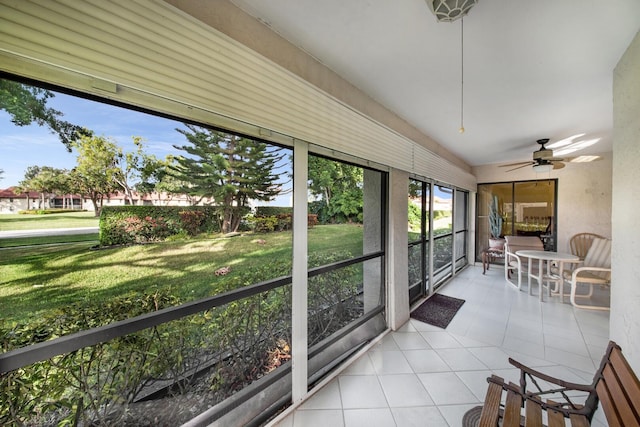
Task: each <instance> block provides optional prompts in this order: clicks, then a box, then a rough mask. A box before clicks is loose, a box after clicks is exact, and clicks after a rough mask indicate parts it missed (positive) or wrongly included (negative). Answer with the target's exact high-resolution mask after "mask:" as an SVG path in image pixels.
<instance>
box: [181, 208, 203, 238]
mask: <svg viewBox="0 0 640 427" xmlns="http://www.w3.org/2000/svg"><path fill="white" fill-rule="evenodd" d="M178 214H179V215H180V221H181V223H182V229H183V230H184V231H186V232H187V234H189V235H190V236H195V235H197V234H200V232H201V231H202V225H203V224H204V223H205V214H204V212H202V211H193V210H192V211H180V212H178Z"/></svg>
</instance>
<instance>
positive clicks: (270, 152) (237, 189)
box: [169, 125, 284, 233]
mask: <svg viewBox="0 0 640 427" xmlns="http://www.w3.org/2000/svg"><path fill="white" fill-rule="evenodd" d="M186 126H187V130H184V129H177V131H178V132H180V133H181V134H183V135H184V136H185V137H186V138H187V141H188V142H189V144H190V145H183V146H174V147H175V148H176V149H178V150H182V151H185V152H186V153H187V156H180V157H177V158H176V159H175V160H176V163H175V164H173V165H171V166H170V168H169V171H170V175H171V176H173V177H174V178H175V179H176V180H177V182H179V183H182V185H180V188H178V189H177V190H178V192H180V193H184V194H188V195H191V196H194V197H196V198H197V199H196V201H201V200H203V199H204V198H213V199H214V200H215V203H216V204H217V205H219V206H221V207H222V226H221V230H222V232H223V233H228V232H231V231H237V229H238V226H239V225H240V219H241V216H242V213H243V211H244V209H243V208H247V207H248V203H249V201H250V200H262V201H268V200H272V199H273V198H274V197H275V196H276V195H278V194H279V193H280V187H279V185H278V184H277V181H278V179H279V176H278V175H276V174H275V171H274V170H275V169H276V168H277V166H278V163H279V162H280V160H281V159H282V158H283V157H284V154H283V153H281V150H280V149H278V148H274V147H271V146H269V145H267V144H265V143H262V142H257V141H254V140H251V139H249V138H245V137H241V136H237V135H233V134H229V133H225V132H220V131H215V130H211V129H205V128H200V127H197V126H192V125H186Z"/></svg>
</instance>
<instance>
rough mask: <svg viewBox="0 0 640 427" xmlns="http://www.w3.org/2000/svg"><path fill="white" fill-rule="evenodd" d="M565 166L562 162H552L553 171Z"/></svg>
mask: <svg viewBox="0 0 640 427" xmlns="http://www.w3.org/2000/svg"><path fill="white" fill-rule="evenodd" d="M565 166H566V165H565V164H564V163H562V162H553V169H554V170H555V169H562V168H563V167H565Z"/></svg>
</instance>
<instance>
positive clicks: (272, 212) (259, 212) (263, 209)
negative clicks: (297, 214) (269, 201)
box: [256, 206, 293, 217]
mask: <svg viewBox="0 0 640 427" xmlns="http://www.w3.org/2000/svg"><path fill="white" fill-rule="evenodd" d="M292 214H293V208H292V207H290V206H257V207H256V216H257V217H263V216H278V215H292Z"/></svg>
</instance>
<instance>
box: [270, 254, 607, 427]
mask: <svg viewBox="0 0 640 427" xmlns="http://www.w3.org/2000/svg"><path fill="white" fill-rule="evenodd" d="M524 287H525V289H523V290H522V291H518V290H517V289H515V288H514V287H511V286H509V285H507V284H506V283H505V281H504V276H503V271H502V269H501V268H499V267H497V266H496V267H492V268H491V270H489V271H488V272H487V274H486V275H483V274H482V267H478V266H470V267H468V268H466V269H465V270H463V271H462V272H461V273H460V274H459V275H458V276H457V277H455V278H454V279H453V280H451V281H450V282H449V283H447V284H446V285H445V286H443V287H442V288H441V289H440V293H443V294H446V295H450V296H454V297H457V298H462V299H464V300H465V301H466V302H465V304H464V305H463V306H462V308H461V309H460V310H459V312H458V313H457V314H456V316H455V318H454V319H453V321H452V322H451V323H450V324H449V326H448V327H447V328H446V329H440V328H437V327H434V326H431V325H428V324H425V323H422V322H419V321H417V320H414V319H411V320H410V321H409V322H407V323H406V324H405V325H404V326H403V327H402V328H401V329H400V330H399V331H395V332H390V333H387V334H386V335H384V336H383V337H382V338H381V339H380V340H379V341H378V342H376V343H375V344H374V345H373V346H371V348H369V349H368V350H367V352H366V353H364V354H362V355H361V356H360V357H359V358H358V359H357V360H355V361H353V362H351V363H350V364H349V365H348V366H347V367H346V368H344V369H343V370H342V371H341V372H340V373H339V374H338V375H337V376H336V377H335V378H333V379H332V380H331V381H329V382H328V383H327V384H326V385H324V386H323V387H321V388H319V390H317V391H315V393H314V394H313V395H312V396H311V397H310V398H308V399H307V400H306V401H305V402H303V403H302V404H301V405H299V406H298V407H297V408H296V409H295V410H290V411H289V412H285V413H284V414H282V416H281V417H279V418H277V419H275V420H274V421H273V422H272V423H271V425H273V426H278V427H302V426H304V427H315V426H323V427H326V426H331V427H334V426H335V427H339V426H345V427H357V426H363V427H365V426H366V427H375V426H380V427H383V426H384V427H387V426H389V427H391V426H434V427H440V426H442V427H445V426H456V427H457V426H460V425H461V420H462V416H463V414H464V413H465V412H466V411H467V410H468V409H470V408H472V407H474V406H477V405H479V404H481V402H482V401H483V399H484V394H485V390H486V387H487V383H486V378H487V377H488V376H490V375H491V374H492V373H495V374H497V375H500V376H501V377H503V378H505V379H508V380H512V381H516V382H517V379H518V372H517V371H516V370H515V369H513V367H512V366H511V365H510V364H509V363H508V361H507V358H508V357H513V358H514V359H516V360H519V361H521V362H523V363H525V364H527V365H529V366H532V367H535V368H536V369H538V370H541V371H543V372H545V373H548V374H551V375H554V376H558V377H561V378H564V379H567V380H569V381H574V382H582V383H589V382H591V379H592V377H593V373H594V371H595V369H596V368H597V365H598V364H599V361H600V358H601V357H602V355H603V354H604V350H605V348H606V346H607V344H608V337H609V314H608V312H602V311H589V310H580V309H575V308H573V307H572V306H571V305H570V304H569V303H568V298H565V299H566V301H565V302H564V303H561V302H560V298H559V297H555V296H552V297H551V298H546V296H545V301H544V302H542V303H540V302H539V301H538V296H537V295H538V294H537V285H533V294H534V295H533V296H530V295H528V292H527V291H526V280H525V285H524ZM594 425H596V426H605V425H606V420H605V419H604V416H603V415H602V413H601V412H600V411H599V412H598V413H596V416H595V417H594Z"/></svg>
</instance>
